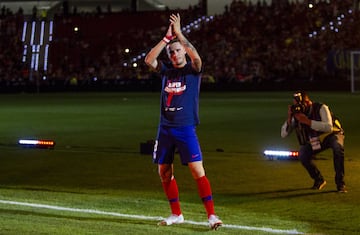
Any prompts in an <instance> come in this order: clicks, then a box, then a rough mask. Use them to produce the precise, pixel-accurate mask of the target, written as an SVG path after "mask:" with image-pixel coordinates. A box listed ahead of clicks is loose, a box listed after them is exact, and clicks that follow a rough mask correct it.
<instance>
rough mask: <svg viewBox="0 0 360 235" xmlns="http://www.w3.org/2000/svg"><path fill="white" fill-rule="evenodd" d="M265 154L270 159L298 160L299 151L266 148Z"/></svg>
mask: <svg viewBox="0 0 360 235" xmlns="http://www.w3.org/2000/svg"><path fill="white" fill-rule="evenodd" d="M264 156H265V157H267V158H268V159H269V160H297V159H298V157H299V152H298V151H281V150H265V151H264Z"/></svg>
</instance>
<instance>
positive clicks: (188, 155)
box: [153, 126, 202, 165]
mask: <svg viewBox="0 0 360 235" xmlns="http://www.w3.org/2000/svg"><path fill="white" fill-rule="evenodd" d="M176 152H178V153H179V155H180V159H181V163H182V164H183V165H187V164H188V163H189V162H197V161H202V153H201V149H200V144H199V140H198V137H197V135H196V127H195V126H185V127H164V126H160V127H159V129H158V134H157V138H156V141H155V145H154V153H153V162H154V163H157V164H171V163H173V161H174V156H175V153H176Z"/></svg>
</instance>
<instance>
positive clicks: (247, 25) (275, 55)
mask: <svg viewBox="0 0 360 235" xmlns="http://www.w3.org/2000/svg"><path fill="white" fill-rule="evenodd" d="M283 2H285V1H283ZM349 10H352V11H349ZM180 11H181V12H180V13H181V15H182V21H183V23H184V24H185V23H190V22H192V21H193V20H196V19H198V18H200V17H201V14H200V13H201V12H202V11H199V9H197V8H196V7H195V8H190V9H187V10H180ZM170 12H171V11H169V10H166V11H162V12H151V11H149V12H142V13H134V12H121V13H112V12H106V11H105V13H104V12H101V11H97V12H96V13H93V14H79V13H76V14H73V15H72V14H70V13H69V14H66V15H62V14H59V15H57V16H55V17H54V39H53V42H52V44H51V45H50V48H51V49H50V55H49V58H50V65H49V70H48V71H46V72H44V73H45V74H46V77H47V79H48V80H62V81H64V82H65V83H67V84H69V85H76V86H77V85H79V84H80V85H81V84H89V83H91V82H99V81H107V82H108V81H111V84H116V83H123V82H124V81H129V80H130V81H131V80H151V79H153V78H155V77H154V76H156V75H154V74H153V73H152V72H151V71H149V70H148V68H147V67H146V66H145V64H144V62H143V58H139V59H138V60H136V63H137V66H133V61H131V58H134V57H135V58H136V56H137V55H141V54H142V53H144V52H147V51H148V50H150V48H151V46H153V45H155V43H157V42H158V41H159V40H160V39H161V38H162V36H163V35H164V33H165V32H166V25H167V24H168V16H169V14H170ZM359 16H360V14H359V10H358V9H354V7H353V0H327V1H325V0H323V1H322V0H319V1H316V4H315V5H314V7H313V8H310V7H309V5H307V4H304V3H303V2H302V1H301V2H298V1H291V2H290V3H285V4H284V3H283V4H267V3H266V2H265V1H264V2H262V1H259V2H258V3H257V4H252V3H251V2H247V1H241V0H233V2H232V3H231V4H230V5H229V6H227V7H226V8H225V11H224V13H223V14H220V15H215V16H214V17H213V18H212V20H211V21H206V22H202V23H201V24H200V25H201V27H199V28H197V29H194V30H192V31H191V32H190V33H188V34H187V37H188V38H189V39H190V41H191V42H192V43H193V44H194V45H195V47H196V48H197V49H198V51H199V53H200V55H201V56H202V59H203V63H204V76H203V78H204V82H208V83H226V84H227V83H261V82H272V83H273V82H281V81H288V80H321V79H346V75H344V73H337V72H338V71H339V70H337V69H334V68H331V66H330V67H329V61H328V60H329V54H331V52H333V51H336V50H353V49H358V50H359V43H358V42H359V41H360V31H359V30H357V29H358V26H359V25H360V18H359ZM0 20H1V21H0V23H1V24H0V26H1V32H0V33H1V35H0V38H1V46H0V47H1V48H0V49H1V51H2V53H1V56H0V63H1V65H0V81H2V83H3V81H6V80H11V79H14V77H18V78H21V79H22V80H23V79H26V74H27V73H26V68H24V66H25V65H23V64H22V63H21V53H22V52H21V50H22V45H21V40H20V39H21V26H22V22H21V21H22V20H23V18H22V14H21V11H20V12H18V13H16V14H12V13H11V12H6V10H5V9H4V10H3V11H2V14H1V19H0ZM130 21H131V22H132V23H131V24H130V23H129V22H130ZM331 22H332V23H331ZM74 26H78V27H79V29H80V30H79V31H74V30H73V28H74ZM331 26H333V28H331ZM314 32H316V33H314ZM126 48H129V49H130V51H129V52H128V53H125V49H126Z"/></svg>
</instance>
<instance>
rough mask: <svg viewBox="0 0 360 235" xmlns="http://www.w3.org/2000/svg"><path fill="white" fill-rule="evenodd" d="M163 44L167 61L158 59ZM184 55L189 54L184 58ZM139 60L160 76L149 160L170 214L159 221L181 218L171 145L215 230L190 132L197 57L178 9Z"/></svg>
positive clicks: (196, 98)
mask: <svg viewBox="0 0 360 235" xmlns="http://www.w3.org/2000/svg"><path fill="white" fill-rule="evenodd" d="M164 48H166V52H167V55H168V58H169V60H170V63H166V62H164V61H161V60H158V57H159V55H160V54H161V52H162V50H163V49H164ZM186 56H188V57H189V58H190V61H189V62H188V61H187V57H186ZM145 63H146V64H147V65H148V66H149V67H150V68H151V69H153V70H155V71H157V72H159V73H160V75H161V78H162V90H161V101H160V106H161V112H160V124H159V128H158V134H157V139H156V141H155V145H154V154H153V161H154V163H156V164H158V170H159V176H160V179H161V182H162V186H163V189H164V192H165V194H166V196H167V199H168V200H169V204H170V208H171V215H170V216H169V217H168V218H166V219H164V220H163V221H161V222H160V223H159V225H172V224H180V223H183V222H184V217H183V214H182V211H181V208H180V202H179V191H178V186H177V183H176V180H175V177H174V172H173V160H174V154H175V151H176V150H177V151H178V152H179V154H180V158H181V163H182V164H183V165H187V166H188V167H189V168H190V171H191V174H192V176H193V178H194V180H195V181H196V183H197V187H198V192H199V196H200V198H201V200H202V202H203V204H204V206H205V209H206V212H207V217H208V221H209V226H210V228H211V229H214V230H216V229H218V228H219V227H220V226H221V225H222V221H221V220H220V219H219V217H218V216H216V214H215V210H214V202H213V198H212V191H211V186H210V183H209V180H208V178H207V177H206V175H205V170H204V167H203V162H202V153H201V149H200V145H199V141H198V138H197V134H196V126H197V125H198V124H199V113H198V109H199V90H200V81H201V72H202V61H201V58H200V56H199V54H198V52H197V50H196V49H195V48H194V46H193V45H192V44H191V43H190V42H189V41H188V40H187V38H186V37H185V36H184V35H183V34H182V32H181V24H180V15H179V14H172V15H171V16H170V25H169V27H168V30H167V33H166V35H165V37H164V38H163V39H162V40H161V41H160V42H158V43H157V44H156V45H155V47H153V48H152V49H151V50H150V52H149V53H148V54H147V55H146V57H145Z"/></svg>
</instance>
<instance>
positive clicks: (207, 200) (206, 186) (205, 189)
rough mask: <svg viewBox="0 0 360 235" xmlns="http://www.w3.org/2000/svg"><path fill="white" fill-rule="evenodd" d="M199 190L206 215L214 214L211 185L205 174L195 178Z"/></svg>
mask: <svg viewBox="0 0 360 235" xmlns="http://www.w3.org/2000/svg"><path fill="white" fill-rule="evenodd" d="M196 182H197V185H198V190H199V195H200V198H201V200H202V201H203V203H204V206H205V209H206V212H207V215H208V217H209V216H210V215H214V214H215V209H214V201H213V199H212V192H211V186H210V182H209V180H208V178H207V177H206V176H203V177H200V178H199V179H197V180H196Z"/></svg>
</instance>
